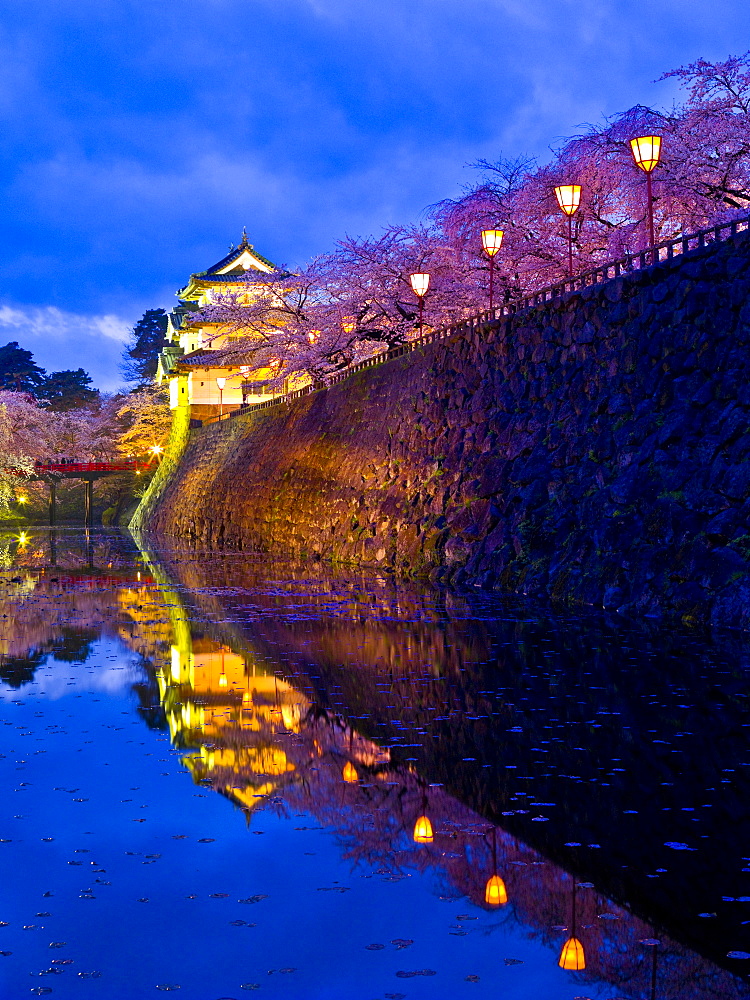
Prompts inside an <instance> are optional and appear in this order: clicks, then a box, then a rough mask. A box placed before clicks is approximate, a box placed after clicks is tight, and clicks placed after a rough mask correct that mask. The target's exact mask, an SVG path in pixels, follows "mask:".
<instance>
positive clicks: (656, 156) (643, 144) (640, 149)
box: [630, 135, 661, 250]
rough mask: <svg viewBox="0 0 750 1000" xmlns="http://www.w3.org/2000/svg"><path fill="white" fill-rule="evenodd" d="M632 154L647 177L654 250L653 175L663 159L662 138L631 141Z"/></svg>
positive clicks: (653, 136)
mask: <svg viewBox="0 0 750 1000" xmlns="http://www.w3.org/2000/svg"><path fill="white" fill-rule="evenodd" d="M630 152H631V153H632V154H633V160H634V161H635V165H636V166H637V167H638V168H639V169H640V170H642V171H643V172H644V174H645V175H646V197H647V200H648V233H649V238H650V240H651V243H650V247H651V249H652V250H653V248H654V245H655V243H656V238H655V235H654V196H653V192H652V189H651V174H652V173H653V172H654V170H656V168H657V167H658V165H659V160H660V159H661V136H660V135H640V136H638V137H637V138H636V139H631V140H630Z"/></svg>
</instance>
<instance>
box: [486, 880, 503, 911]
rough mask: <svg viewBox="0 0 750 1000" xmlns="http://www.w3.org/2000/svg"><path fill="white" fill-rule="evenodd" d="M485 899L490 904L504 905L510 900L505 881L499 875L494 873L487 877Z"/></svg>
mask: <svg viewBox="0 0 750 1000" xmlns="http://www.w3.org/2000/svg"><path fill="white" fill-rule="evenodd" d="M484 901H485V903H487V905H488V906H502V905H503V904H504V903H507V902H508V892H507V890H506V888H505V882H503V880H502V879H501V878H500V876H499V875H493V876H492V877H491V878H488V879H487V885H486V886H485V887H484Z"/></svg>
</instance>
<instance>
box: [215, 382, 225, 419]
mask: <svg viewBox="0 0 750 1000" xmlns="http://www.w3.org/2000/svg"><path fill="white" fill-rule="evenodd" d="M216 384H217V385H218V387H219V415H220V416H222V417H223V416H224V386H225V385H226V384H227V380H226V378H224V377H223V376H219V378H217V379H216Z"/></svg>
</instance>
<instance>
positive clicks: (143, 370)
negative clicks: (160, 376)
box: [121, 309, 167, 388]
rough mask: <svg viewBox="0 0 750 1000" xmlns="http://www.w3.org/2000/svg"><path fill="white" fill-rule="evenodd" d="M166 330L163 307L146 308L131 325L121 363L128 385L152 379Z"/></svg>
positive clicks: (148, 381) (147, 382) (135, 385)
mask: <svg viewBox="0 0 750 1000" xmlns="http://www.w3.org/2000/svg"><path fill="white" fill-rule="evenodd" d="M166 330H167V314H166V312H165V311H164V310H163V309H147V310H146V312H145V313H144V314H143V316H141V318H140V319H139V320H138V322H137V323H136V324H135V326H134V327H133V329H132V331H131V335H130V342H129V343H128V344H127V346H126V347H125V349H124V350H123V353H122V365H121V371H122V373H123V375H124V376H125V380H126V382H128V383H129V384H130V385H133V386H134V387H136V388H139V387H141V386H144V385H148V384H150V383H151V382H152V381H153V378H154V376H155V375H156V365H157V362H158V359H159V351H160V350H161V348H162V345H163V344H164V334H165V333H166Z"/></svg>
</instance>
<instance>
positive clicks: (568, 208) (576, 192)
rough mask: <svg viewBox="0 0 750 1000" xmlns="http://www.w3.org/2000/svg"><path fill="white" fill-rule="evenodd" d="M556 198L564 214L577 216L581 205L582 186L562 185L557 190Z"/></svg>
mask: <svg viewBox="0 0 750 1000" xmlns="http://www.w3.org/2000/svg"><path fill="white" fill-rule="evenodd" d="M555 197H556V198H557V204H558V205H559V206H560V210H561V211H562V212H564V213H565V214H566V215H575V213H576V212H577V211H578V206H579V205H580V204H581V185H580V184H560V185H559V186H558V187H556V188H555Z"/></svg>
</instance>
